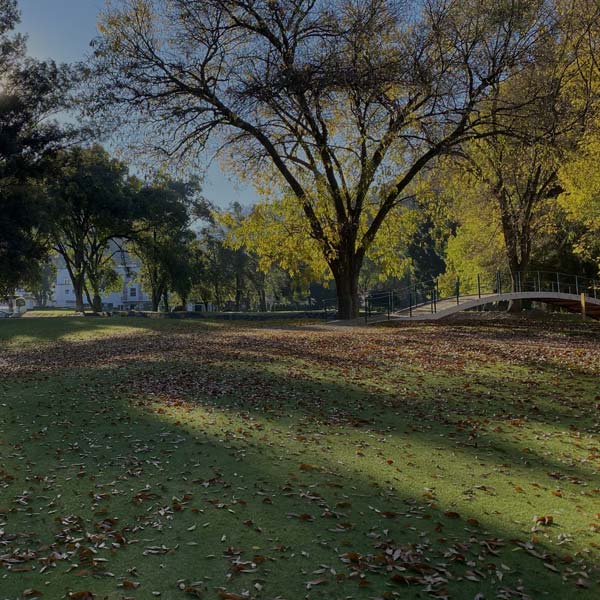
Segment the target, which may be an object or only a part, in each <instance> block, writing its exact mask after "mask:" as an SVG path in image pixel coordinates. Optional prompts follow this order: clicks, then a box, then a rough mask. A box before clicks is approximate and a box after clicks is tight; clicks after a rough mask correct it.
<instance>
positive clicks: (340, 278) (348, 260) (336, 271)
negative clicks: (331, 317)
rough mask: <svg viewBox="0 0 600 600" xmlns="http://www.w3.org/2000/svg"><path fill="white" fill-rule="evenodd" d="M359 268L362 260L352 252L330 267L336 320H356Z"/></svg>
mask: <svg viewBox="0 0 600 600" xmlns="http://www.w3.org/2000/svg"><path fill="white" fill-rule="evenodd" d="M361 266H362V258H361V257H360V256H359V255H357V254H356V253H354V252H353V253H351V254H349V255H347V256H345V257H342V258H341V259H339V260H337V261H335V262H334V263H333V264H332V265H331V270H332V272H333V277H334V279H335V286H336V295H337V303H338V319H344V320H348V319H356V318H358V317H359V315H360V299H359V295H358V276H359V274H360V269H361Z"/></svg>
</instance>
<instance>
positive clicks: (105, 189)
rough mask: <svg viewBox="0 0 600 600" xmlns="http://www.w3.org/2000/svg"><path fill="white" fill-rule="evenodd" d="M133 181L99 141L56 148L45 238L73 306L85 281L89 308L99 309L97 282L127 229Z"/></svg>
mask: <svg viewBox="0 0 600 600" xmlns="http://www.w3.org/2000/svg"><path fill="white" fill-rule="evenodd" d="M138 186H139V183H138V182H137V181H136V180H135V179H131V178H130V177H129V176H128V168H127V166H126V165H125V164H124V163H123V162H120V161H118V160H116V159H114V158H112V157H111V156H110V155H109V154H108V153H107V152H106V151H105V150H104V149H103V148H102V147H101V146H99V145H94V146H92V147H90V148H81V147H76V148H73V149H71V150H68V151H62V152H59V153H58V154H57V156H56V157H55V158H54V160H53V161H52V173H51V175H50V176H49V177H48V183H47V188H48V191H47V193H48V197H49V200H50V204H51V216H50V237H51V242H52V245H53V248H54V250H55V251H56V252H57V253H58V254H60V256H61V257H62V258H63V260H64V262H65V265H66V268H67V271H68V272H69V276H70V278H71V281H72V283H73V289H74V292H75V301H76V305H77V309H78V310H80V311H81V310H83V293H84V289H85V284H86V281H87V282H88V284H89V286H90V288H91V289H90V290H88V292H89V293H88V296H90V300H91V303H92V305H93V308H94V310H96V311H99V310H101V308H102V306H101V302H100V293H101V291H102V289H103V287H104V285H105V284H104V283H103V281H105V280H106V279H107V277H108V278H109V280H110V277H111V276H110V274H109V271H110V270H111V269H113V260H112V259H113V255H114V254H115V250H112V251H111V248H110V245H111V242H115V241H116V240H119V239H122V238H126V237H128V236H130V235H131V234H132V228H133V222H134V219H135V217H136V216H137V211H138V207H137V204H136V195H135V193H136V190H137V188H138Z"/></svg>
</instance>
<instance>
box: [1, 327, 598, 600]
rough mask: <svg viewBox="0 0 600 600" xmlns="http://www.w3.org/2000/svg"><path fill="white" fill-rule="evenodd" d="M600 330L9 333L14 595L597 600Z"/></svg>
mask: <svg viewBox="0 0 600 600" xmlns="http://www.w3.org/2000/svg"><path fill="white" fill-rule="evenodd" d="M599 334H600V327H598V325H594V324H582V323H579V322H575V321H572V320H568V321H540V322H531V323H530V322H525V321H516V322H510V321H506V322H505V321H485V322H482V323H468V322H466V323H454V324H453V323H450V324H446V325H435V326H434V325H422V326H419V327H403V328H389V327H381V328H369V329H366V328H359V329H348V328H340V329H335V328H333V327H326V326H322V325H315V324H313V323H302V322H298V323H295V324H289V323H266V324H260V323H250V324H248V323H234V324H231V323H211V322H204V321H203V322H196V321H171V320H151V319H126V318H110V319H84V318H73V317H72V318H64V319H58V318H56V319H20V320H14V321H13V320H11V321H6V322H1V323H0V600H14V599H16V598H35V597H43V598H51V599H59V598H68V597H69V594H71V593H73V594H74V596H73V597H75V598H77V597H85V595H84V594H80V595H79V596H78V595H77V593H78V592H90V594H93V597H94V598H97V599H100V598H107V599H110V600H113V599H114V600H116V599H122V598H140V599H145V598H152V597H154V595H153V593H154V592H156V593H157V594H159V593H160V594H161V596H160V597H162V598H167V599H173V600H177V599H178V598H181V599H185V598H192V597H203V598H225V599H227V598H230V599H234V600H235V599H236V598H257V599H269V600H274V599H276V598H284V599H286V600H295V599H297V598H312V599H318V598H322V599H332V598H334V599H338V598H339V599H344V598H357V599H358V598H365V599H371V598H378V599H379V598H385V599H388V598H396V597H397V598H431V597H434V598H445V597H450V598H459V599H469V600H471V599H473V598H475V597H476V596H477V594H482V595H483V597H484V598H486V599H488V598H523V597H529V598H533V599H537V598H544V597H547V598H552V599H554V598H582V599H587V598H597V597H598V595H599V594H600V585H599V584H598V582H599V579H600V572H599V566H600V514H599V511H600V435H599V432H600V385H599V383H598V381H599V375H600V341H599V338H600V335H599ZM535 517H551V519H549V518H548V519H546V520H545V523H546V524H542V523H535V522H534V518H535ZM550 520H551V521H552V522H551V523H550ZM41 593H43V596H41ZM36 594H37V595H36ZM88 597H89V598H91V597H92V596H91V595H89V596H88Z"/></svg>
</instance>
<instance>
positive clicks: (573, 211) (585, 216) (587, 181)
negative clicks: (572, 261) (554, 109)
mask: <svg viewBox="0 0 600 600" xmlns="http://www.w3.org/2000/svg"><path fill="white" fill-rule="evenodd" d="M599 160H600V136H599V135H598V133H597V132H596V131H593V132H591V133H590V135H588V136H586V137H585V138H584V139H583V140H582V141H581V143H580V144H579V145H578V147H577V150H576V151H575V152H573V153H572V155H571V156H570V157H569V160H568V161H566V162H565V163H564V164H563V165H562V168H561V170H560V181H561V185H562V188H563V193H562V194H561V196H560V199H559V200H560V204H561V206H562V207H563V209H564V211H565V214H566V216H567V218H568V219H569V220H570V221H571V222H572V223H573V224H576V225H579V228H580V235H579V236H578V237H577V239H576V240H575V243H574V247H575V251H576V252H577V253H578V254H579V255H580V256H582V257H583V258H584V259H587V260H591V261H594V262H595V263H596V265H597V273H600V175H599V173H598V161H599Z"/></svg>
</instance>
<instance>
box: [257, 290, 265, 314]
mask: <svg viewBox="0 0 600 600" xmlns="http://www.w3.org/2000/svg"><path fill="white" fill-rule="evenodd" d="M258 299H259V308H260V312H267V295H266V293H265V290H264V289H261V290H259V291H258Z"/></svg>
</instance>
